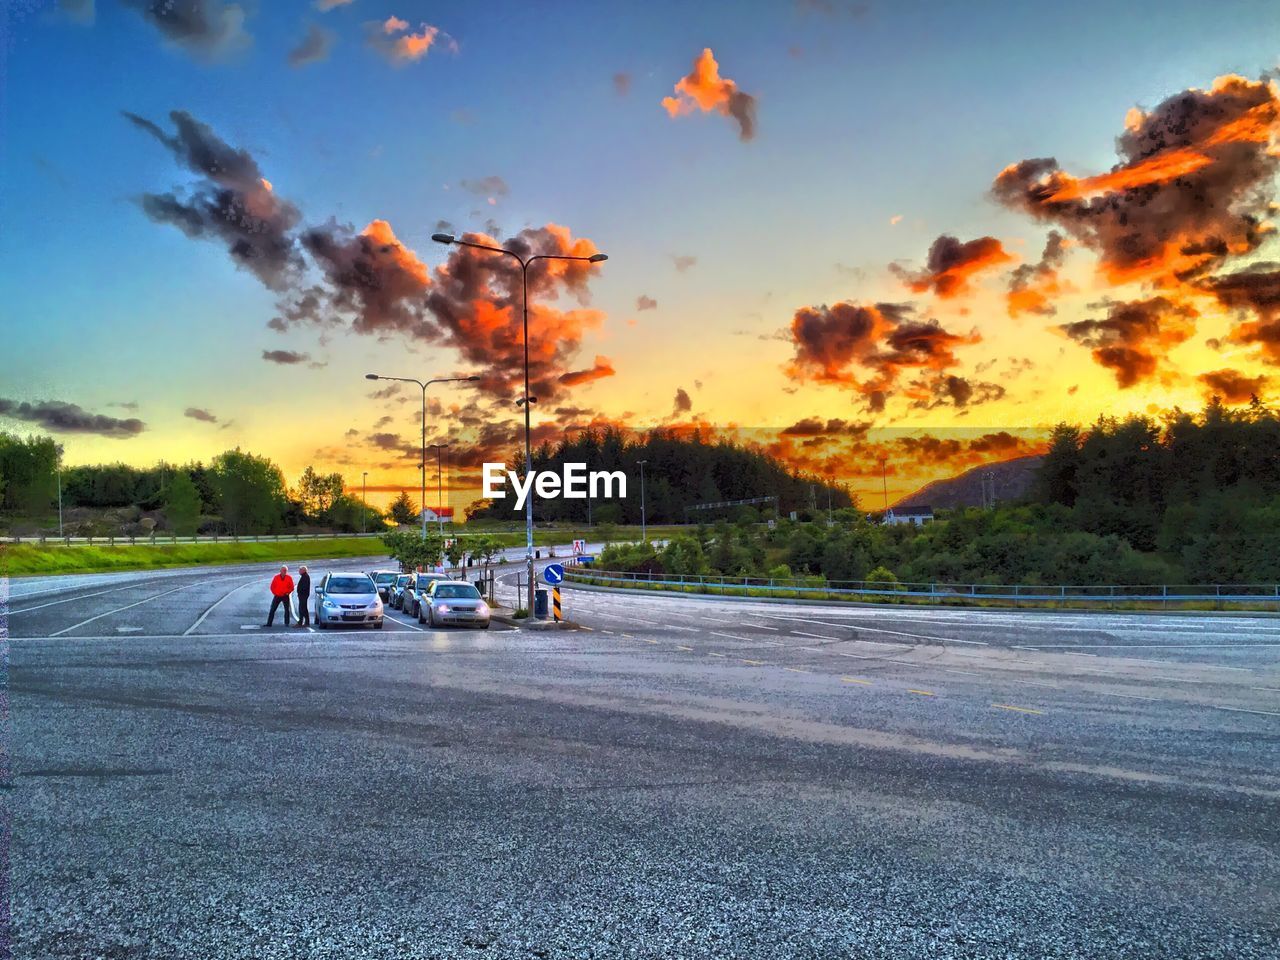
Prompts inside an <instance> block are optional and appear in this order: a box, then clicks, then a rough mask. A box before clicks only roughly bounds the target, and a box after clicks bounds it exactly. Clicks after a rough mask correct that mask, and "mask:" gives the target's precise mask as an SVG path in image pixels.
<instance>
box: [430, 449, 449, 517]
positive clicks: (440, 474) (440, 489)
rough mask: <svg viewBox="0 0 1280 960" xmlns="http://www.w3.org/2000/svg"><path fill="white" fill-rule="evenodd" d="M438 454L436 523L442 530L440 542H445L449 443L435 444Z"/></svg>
mask: <svg viewBox="0 0 1280 960" xmlns="http://www.w3.org/2000/svg"><path fill="white" fill-rule="evenodd" d="M431 447H432V449H434V450H435V452H436V521H437V523H438V525H439V528H440V540H441V542H443V541H444V469H443V467H444V460H443V456H444V452H445V451H446V450H448V449H449V445H448V444H447V443H433V444H432V445H431Z"/></svg>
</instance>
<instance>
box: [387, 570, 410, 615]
mask: <svg viewBox="0 0 1280 960" xmlns="http://www.w3.org/2000/svg"><path fill="white" fill-rule="evenodd" d="M410 579H411V578H410V575H409V574H407V573H402V574H400V575H399V576H397V577H396V581H395V583H393V584H391V590H390V594H391V598H390V600H388V601H387V602H388V603H389V604H390V606H391V609H393V610H399V609H400V601H401V600H403V599H404V597H403V596H402V592H403V590H404V588H405V586H406V585H407V584H408V583H409V580H410Z"/></svg>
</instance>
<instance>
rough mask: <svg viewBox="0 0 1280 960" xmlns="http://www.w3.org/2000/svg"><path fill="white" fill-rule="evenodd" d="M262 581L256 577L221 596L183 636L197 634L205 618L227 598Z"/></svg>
mask: <svg viewBox="0 0 1280 960" xmlns="http://www.w3.org/2000/svg"><path fill="white" fill-rule="evenodd" d="M260 579H261V577H259V576H254V577H253V578H251V579H249V580H248V581H247V582H245V583H242V584H240V586H238V587H232V588H231V589H230V590H228V591H227V592H226V593H224V594H223V595H222V596H220V597H219V598H218V599H217V600H215V601H213V603H211V604H209V606H208V607H206V608H205V611H204V613H202V614H200V619H198V620H197V621H196V622H195V623H193V624H192V625H191V626H189V627H187V629H186V630H184V631H183V632H182V635H183V636H184V637H189V636H190V635H191V634H193V633H195V630H196V627H198V626H200V624H202V623H204V618H205V617H207V616H209V614H211V613H213V608H214V607H216V606H217V605H218V604H220V603H221V602H222V601H223V600H225V599H227V597H229V596H231V594H233V593H235V592H236V591H237V590H243V589H244V588H245V587H247V586H250V585H251V584H253V583H254V582H255V581H258V580H260Z"/></svg>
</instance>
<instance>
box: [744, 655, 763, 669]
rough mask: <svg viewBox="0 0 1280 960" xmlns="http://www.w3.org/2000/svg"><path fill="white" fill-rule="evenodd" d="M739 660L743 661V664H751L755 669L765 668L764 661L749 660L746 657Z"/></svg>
mask: <svg viewBox="0 0 1280 960" xmlns="http://www.w3.org/2000/svg"><path fill="white" fill-rule="evenodd" d="M738 659H739V660H741V661H742V662H743V663H749V664H751V665H752V666H753V667H762V666H764V661H763V660H748V659H747V658H746V657H739V658H738Z"/></svg>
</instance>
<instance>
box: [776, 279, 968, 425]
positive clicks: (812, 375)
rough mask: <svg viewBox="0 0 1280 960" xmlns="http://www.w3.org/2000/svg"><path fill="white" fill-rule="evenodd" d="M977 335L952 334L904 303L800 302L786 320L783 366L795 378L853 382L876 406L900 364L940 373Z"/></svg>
mask: <svg viewBox="0 0 1280 960" xmlns="http://www.w3.org/2000/svg"><path fill="white" fill-rule="evenodd" d="M979 339H980V338H979V336H978V334H977V333H976V331H975V332H971V333H969V334H957V333H952V332H951V331H949V330H946V329H945V328H943V326H942V325H941V324H940V323H938V321H937V320H918V319H915V317H914V315H913V309H912V307H911V306H910V305H909V304H901V303H877V304H857V303H851V302H849V301H842V302H840V303H837V304H834V305H832V306H830V307H828V306H821V307H801V308H800V309H799V310H797V311H796V312H795V315H794V316H793V317H792V320H791V340H792V345H793V346H794V348H795V358H794V359H793V360H792V362H791V364H790V365H789V366H788V368H787V371H788V374H789V375H790V376H791V377H792V379H795V380H807V379H813V380H817V381H819V382H822V383H838V384H844V385H847V386H851V387H854V388H855V389H856V390H857V391H858V392H859V393H861V394H862V395H863V397H864V398H865V399H866V402H867V404H868V406H869V407H870V408H871V410H873V411H879V410H883V409H884V405H885V402H886V401H887V399H888V397H889V393H890V391H891V389H892V388H893V386H894V385H895V384H896V382H897V380H898V378H899V375H900V374H901V373H902V371H903V370H904V369H919V370H929V371H933V372H935V373H939V374H940V373H941V372H942V371H944V370H946V369H947V368H949V367H952V366H955V365H956V364H957V363H958V362H959V361H958V359H957V357H956V355H955V349H956V348H957V347H960V346H963V345H967V344H972V343H977V342H978V341H979ZM916 392H917V397H916V399H920V396H919V391H918V390H917V391H916Z"/></svg>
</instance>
